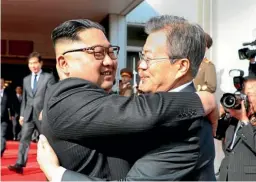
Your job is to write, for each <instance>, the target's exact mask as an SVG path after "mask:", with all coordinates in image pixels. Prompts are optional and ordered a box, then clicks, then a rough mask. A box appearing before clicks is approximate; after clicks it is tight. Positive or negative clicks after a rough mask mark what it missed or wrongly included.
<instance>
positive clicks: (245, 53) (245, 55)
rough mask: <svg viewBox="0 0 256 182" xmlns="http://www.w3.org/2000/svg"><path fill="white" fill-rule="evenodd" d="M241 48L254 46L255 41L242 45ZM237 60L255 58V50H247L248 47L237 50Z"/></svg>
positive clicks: (255, 44)
mask: <svg viewBox="0 0 256 182" xmlns="http://www.w3.org/2000/svg"><path fill="white" fill-rule="evenodd" d="M243 46H256V40H254V41H252V42H248V43H243ZM238 56H239V59H241V60H243V59H248V60H250V59H252V58H254V57H255V56H256V49H249V48H248V47H246V48H242V49H239V50H238Z"/></svg>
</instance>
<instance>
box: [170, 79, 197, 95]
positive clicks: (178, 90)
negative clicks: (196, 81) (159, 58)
mask: <svg viewBox="0 0 256 182" xmlns="http://www.w3.org/2000/svg"><path fill="white" fill-rule="evenodd" d="M191 83H192V81H190V82H188V83H185V84H183V85H181V86H179V87H177V88H175V89H172V90H169V92H180V91H181V90H183V89H184V88H186V87H187V86H189V85H190V84H191Z"/></svg>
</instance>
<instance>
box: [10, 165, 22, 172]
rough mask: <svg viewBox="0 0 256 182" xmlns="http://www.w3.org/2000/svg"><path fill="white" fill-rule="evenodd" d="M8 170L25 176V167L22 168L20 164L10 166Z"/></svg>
mask: <svg viewBox="0 0 256 182" xmlns="http://www.w3.org/2000/svg"><path fill="white" fill-rule="evenodd" d="M8 169H9V170H10V171H14V172H16V173H19V174H23V166H21V165H20V164H15V165H13V166H12V165H9V166H8Z"/></svg>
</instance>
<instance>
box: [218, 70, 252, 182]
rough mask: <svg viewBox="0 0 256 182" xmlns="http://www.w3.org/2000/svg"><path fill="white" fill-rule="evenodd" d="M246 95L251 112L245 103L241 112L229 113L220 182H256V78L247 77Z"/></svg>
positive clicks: (230, 111)
mask: <svg viewBox="0 0 256 182" xmlns="http://www.w3.org/2000/svg"><path fill="white" fill-rule="evenodd" d="M243 92H244V93H245V94H246V95H247V96H248V99H249V103H250V108H249V110H248V112H247V111H246V109H245V106H244V103H242V107H241V109H240V110H235V109H229V110H228V112H229V113H230V115H231V116H232V120H231V121H232V122H230V125H229V127H228V129H227V131H226V136H225V143H224V150H225V158H224V159H223V160H222V163H221V166H220V175H219V180H220V181H255V180H256V145H255V143H256V76H254V75H250V76H248V77H245V82H244V91H243ZM233 118H234V119H233Z"/></svg>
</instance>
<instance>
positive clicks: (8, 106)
mask: <svg viewBox="0 0 256 182" xmlns="http://www.w3.org/2000/svg"><path fill="white" fill-rule="evenodd" d="M9 112H10V113H9ZM9 116H14V112H13V99H12V97H11V95H10V94H9V93H8V92H7V90H6V89H4V92H3V97H1V122H8V121H9V119H10V117H9Z"/></svg>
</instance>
